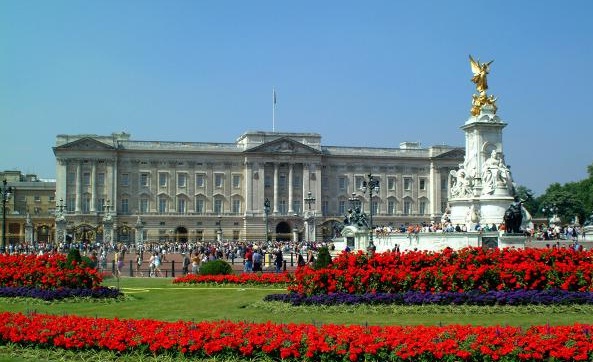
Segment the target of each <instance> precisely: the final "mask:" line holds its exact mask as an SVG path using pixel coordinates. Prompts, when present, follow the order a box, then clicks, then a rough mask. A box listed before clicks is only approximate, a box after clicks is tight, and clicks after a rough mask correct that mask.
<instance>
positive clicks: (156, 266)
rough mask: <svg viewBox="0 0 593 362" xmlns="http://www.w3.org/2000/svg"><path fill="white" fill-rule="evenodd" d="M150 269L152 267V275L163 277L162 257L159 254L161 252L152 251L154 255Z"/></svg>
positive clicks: (151, 258)
mask: <svg viewBox="0 0 593 362" xmlns="http://www.w3.org/2000/svg"><path fill="white" fill-rule="evenodd" d="M150 269H151V276H155V277H156V276H157V273H158V276H159V277H162V276H163V273H162V272H161V257H160V256H159V253H157V252H156V251H155V252H154V253H152V256H151V257H150Z"/></svg>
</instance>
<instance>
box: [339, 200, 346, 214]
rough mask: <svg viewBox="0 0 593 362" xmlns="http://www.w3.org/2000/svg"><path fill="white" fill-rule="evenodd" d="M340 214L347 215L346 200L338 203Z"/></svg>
mask: <svg viewBox="0 0 593 362" xmlns="http://www.w3.org/2000/svg"><path fill="white" fill-rule="evenodd" d="M338 214H340V215H346V201H344V200H340V201H338Z"/></svg>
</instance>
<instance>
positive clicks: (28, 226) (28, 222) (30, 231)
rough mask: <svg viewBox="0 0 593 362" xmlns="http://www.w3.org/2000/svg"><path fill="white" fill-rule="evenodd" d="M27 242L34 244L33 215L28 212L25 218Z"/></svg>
mask: <svg viewBox="0 0 593 362" xmlns="http://www.w3.org/2000/svg"><path fill="white" fill-rule="evenodd" d="M25 244H27V245H33V223H31V215H29V213H27V219H26V220H25Z"/></svg>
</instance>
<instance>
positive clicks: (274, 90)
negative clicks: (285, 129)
mask: <svg viewBox="0 0 593 362" xmlns="http://www.w3.org/2000/svg"><path fill="white" fill-rule="evenodd" d="M275 131H276V88H272V132H275Z"/></svg>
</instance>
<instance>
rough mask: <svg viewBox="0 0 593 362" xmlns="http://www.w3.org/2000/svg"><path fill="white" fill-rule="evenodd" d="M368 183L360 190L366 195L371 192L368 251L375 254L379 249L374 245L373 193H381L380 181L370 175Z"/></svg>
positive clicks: (364, 182) (364, 183) (365, 181)
mask: <svg viewBox="0 0 593 362" xmlns="http://www.w3.org/2000/svg"><path fill="white" fill-rule="evenodd" d="M367 177H368V181H367V180H364V181H363V182H362V187H361V188H360V191H362V192H363V193H366V192H367V191H368V192H369V221H370V225H369V226H370V229H371V231H370V241H369V246H368V248H367V249H368V251H371V252H374V251H375V250H376V249H377V247H376V246H375V244H374V243H373V232H374V226H373V192H374V193H375V194H377V193H378V192H379V180H376V179H374V178H373V175H372V174H370V173H369V174H368V176H367Z"/></svg>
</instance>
